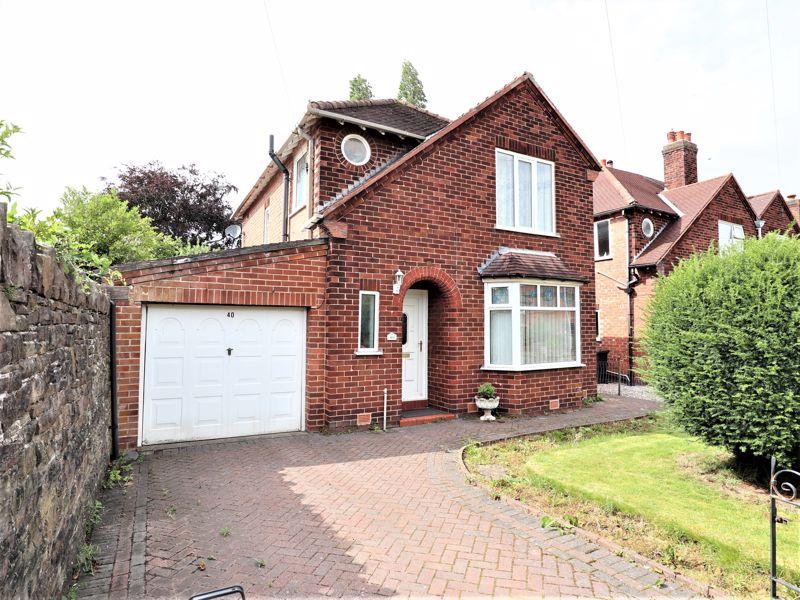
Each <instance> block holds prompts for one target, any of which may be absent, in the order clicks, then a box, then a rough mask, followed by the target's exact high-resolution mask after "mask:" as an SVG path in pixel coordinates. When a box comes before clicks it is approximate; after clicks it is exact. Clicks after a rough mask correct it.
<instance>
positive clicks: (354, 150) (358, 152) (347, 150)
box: [342, 136, 369, 165]
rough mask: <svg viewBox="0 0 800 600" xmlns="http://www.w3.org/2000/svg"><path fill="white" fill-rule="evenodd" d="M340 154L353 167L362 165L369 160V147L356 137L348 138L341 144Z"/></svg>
mask: <svg viewBox="0 0 800 600" xmlns="http://www.w3.org/2000/svg"><path fill="white" fill-rule="evenodd" d="M342 154H344V157H345V158H346V159H347V160H349V161H350V162H351V163H353V164H354V165H363V164H364V163H365V162H367V160H369V147H368V146H367V143H366V142H365V141H364V140H363V139H362V138H360V137H358V136H348V137H347V138H346V139H345V140H344V142H343V143H342Z"/></svg>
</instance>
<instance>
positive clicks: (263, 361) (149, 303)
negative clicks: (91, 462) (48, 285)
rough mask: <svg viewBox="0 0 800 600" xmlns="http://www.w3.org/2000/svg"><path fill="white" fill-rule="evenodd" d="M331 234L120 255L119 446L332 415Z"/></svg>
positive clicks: (319, 420) (115, 291)
mask: <svg viewBox="0 0 800 600" xmlns="http://www.w3.org/2000/svg"><path fill="white" fill-rule="evenodd" d="M327 258H328V244H327V240H303V241H296V242H287V243H281V244H268V245H264V246H250V247H247V248H237V249H233V250H223V251H220V252H214V253H211V254H204V255H199V256H192V257H183V258H172V259H163V260H152V261H146V262H140V263H131V264H127V265H121V266H119V267H118V268H119V270H120V271H121V273H122V276H123V278H124V283H120V284H118V285H117V286H115V287H114V288H112V299H113V301H114V313H113V314H114V319H115V330H116V333H115V336H114V339H115V360H114V363H115V366H116V384H117V385H116V388H117V389H116V391H117V415H118V427H117V430H118V437H119V446H120V448H121V449H123V450H126V449H128V448H134V447H137V446H147V445H152V444H165V443H171V442H185V441H189V440H209V439H217V438H232V437H239V436H247V435H260V434H266V433H278V432H287V431H302V430H315V429H320V428H322V427H324V426H325V400H324V391H325V372H324V369H325V360H324V351H325V308H324V306H325V281H326V267H327Z"/></svg>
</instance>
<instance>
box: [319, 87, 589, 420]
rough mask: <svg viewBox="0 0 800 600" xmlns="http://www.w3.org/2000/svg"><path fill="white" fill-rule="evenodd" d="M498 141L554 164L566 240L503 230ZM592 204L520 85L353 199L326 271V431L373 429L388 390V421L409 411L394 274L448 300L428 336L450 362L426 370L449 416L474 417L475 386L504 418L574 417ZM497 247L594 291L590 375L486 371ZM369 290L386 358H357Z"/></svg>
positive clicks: (582, 168)
mask: <svg viewBox="0 0 800 600" xmlns="http://www.w3.org/2000/svg"><path fill="white" fill-rule="evenodd" d="M499 137H502V138H505V140H506V141H505V143H509V142H514V143H516V144H522V145H525V146H527V147H530V148H534V149H535V148H538V149H539V150H534V151H541V152H544V153H545V154H547V155H548V156H551V157H555V162H556V171H555V189H556V203H557V212H556V223H557V225H556V228H557V231H558V233H559V235H560V237H545V236H536V235H526V234H521V233H512V232H507V231H500V230H497V229H495V227H494V223H495V147H496V145H497V144H498V142H499V140H498V138H499ZM500 143H503V142H502V141H500ZM517 147H519V146H517ZM322 187H324V186H322ZM591 196H592V184H591V182H590V181H589V180H588V179H587V171H586V165H585V163H584V161H583V159H582V158H581V156H580V155H579V154H578V152H577V151H576V150H575V148H574V147H573V146H572V144H571V143H570V142H569V141H568V139H567V138H566V136H565V135H564V133H563V131H562V129H561V128H560V127H559V125H557V124H556V122H555V121H554V119H553V116H552V114H551V113H550V112H549V111H547V110H546V109H545V108H544V103H543V101H542V98H541V97H540V96H539V95H538V92H536V91H535V90H534V88H533V87H532V86H528V85H524V86H521V87H519V88H517V89H516V90H514V91H512V92H510V93H509V94H507V95H506V96H505V97H503V98H502V99H500V100H498V101H497V102H496V103H495V104H493V105H492V106H491V107H489V108H487V109H486V110H484V111H483V112H481V113H479V114H478V116H476V117H475V118H473V120H472V121H470V122H468V123H467V124H465V125H463V126H462V127H461V128H460V129H458V130H456V131H455V132H452V133H451V134H449V135H448V136H447V138H445V139H444V140H442V141H440V142H439V143H437V144H434V145H433V146H431V147H430V148H429V149H428V150H427V151H426V152H425V153H424V155H423V156H422V157H418V158H416V159H414V160H413V161H410V162H409V163H407V164H406V165H404V167H402V168H400V169H398V170H397V171H395V172H394V173H392V175H391V177H390V181H388V182H387V183H384V184H383V185H382V186H380V187H378V188H377V189H375V190H373V191H371V192H370V193H369V194H368V195H367V197H366V198H363V200H362V199H361V198H362V197H357V198H355V201H354V204H353V205H352V208H351V212H349V213H348V214H346V215H345V216H344V217H342V220H343V221H345V222H346V224H347V225H348V234H347V238H346V239H342V240H335V242H334V243H333V247H332V251H331V260H330V264H329V272H328V286H329V297H328V310H329V315H330V323H331V326H330V327H329V331H328V340H329V341H328V364H327V375H326V378H327V389H328V394H327V397H328V416H329V424H330V425H331V426H352V425H355V423H356V414H357V413H359V412H369V413H371V415H372V417H373V419H376V418H377V417H378V415H379V414H380V413H381V412H382V402H383V389H384V388H387V389H388V391H389V402H390V412H389V417H390V422H396V417H397V416H398V415H399V411H400V407H401V344H400V340H399V339H398V340H397V341H387V340H386V334H387V333H389V332H395V333H398V334H399V333H400V323H401V314H402V296H403V294H402V293H401V294H399V295H393V294H392V289H391V286H392V279H393V274H394V272H395V271H396V270H397V269H398V268H400V269H401V270H402V271H403V272H404V273H405V274H406V279H405V281H404V289H407V288H408V287H409V286H411V285H412V284H416V283H422V282H424V281H427V282H430V284H432V285H433V286H434V287H435V288H436V289H437V290H438V292H439V294H440V297H439V298H438V299H437V300H436V301H435V302H436V303H437V304H436V306H434V309H433V313H432V315H433V316H435V317H436V318H437V319H438V320H439V322H438V323H437V324H435V325H434V326H433V327H432V328H431V329H430V331H429V334H430V335H431V337H433V336H436V338H437V339H436V340H434V339H431V342H430V343H431V347H434V346H435V345H436V344H438V346H437V347H444V348H447V352H446V354H444V355H439V356H437V358H436V359H435V360H434V361H431V363H430V370H431V373H430V383H431V384H432V396H433V399H434V402H437V403H439V404H440V405H443V406H444V405H446V407H447V408H448V409H449V410H453V411H460V412H463V411H467V410H470V409H471V407H472V406H473V400H472V398H473V395H474V392H475V388H476V386H477V385H478V383H480V382H483V381H487V380H489V381H492V382H493V383H495V384H496V385H497V386H498V388H499V393H500V395H501V397H502V401H501V408H504V409H506V410H509V411H510V412H513V413H520V412H541V411H545V410H548V409H549V408H551V407H552V408H555V407H557V406H560V407H576V406H578V405H580V403H581V401H582V399H583V398H585V397H586V396H587V395H594V394H595V393H596V384H595V332H594V310H595V297H594V283H593V282H594V262H593V244H592V239H593V229H592V227H593V226H592V202H591ZM499 246H509V247H515V248H527V249H532V250H542V251H552V252H555V253H556V254H557V255H558V256H559V257H561V259H562V260H563V261H564V262H565V263H566V264H567V265H568V266H569V267H571V269H572V270H573V271H574V272H575V274H577V275H581V276H584V277H586V278H587V279H588V280H589V281H590V283H588V284H586V285H584V286H583V287H582V289H581V292H580V295H581V307H582V310H581V321H582V328H581V345H582V360H583V362H584V363H585V364H586V367H584V368H570V369H559V370H545V371H530V372H499V371H483V370H481V365H482V363H483V346H484V324H483V322H484V318H483V294H484V291H483V282H482V281H481V279H480V277H479V276H478V273H477V268H478V266H479V265H480V264H481V263H482V262H483V261H485V260H486V259H487V258H488V257H489V256H490V255H491V253H492V252H494V251H496V250H497V248H498V247H499ZM366 282H371V285H375V286H376V287H377V289H378V291H380V293H381V315H380V332H381V341H380V344H381V346H382V349H383V355H381V356H355V355H354V354H353V352H354V350H355V349H356V345H357V335H358V318H357V316H358V291H359V289H363V286H364V285H365V283H366ZM440 302H443V304H439V303H440ZM437 306H438V308H437ZM333 323H335V324H336V326H335V327H334V326H333ZM398 337H399V335H398Z"/></svg>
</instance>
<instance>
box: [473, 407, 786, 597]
mask: <svg viewBox="0 0 800 600" xmlns="http://www.w3.org/2000/svg"><path fill="white" fill-rule="evenodd" d="M467 462H468V465H470V466H471V467H478V469H477V470H478V472H480V468H479V465H489V464H491V465H495V468H496V467H497V466H502V467H503V468H504V469H505V470H506V473H507V475H506V476H505V477H503V478H502V480H494V481H491V482H490V484H491V485H494V486H495V488H507V489H512V490H513V493H515V494H516V495H517V496H518V497H521V499H523V500H529V501H532V502H534V503H538V504H544V505H545V506H544V507H543V508H545V509H549V512H550V514H552V516H554V517H560V518H562V519H564V518H565V517H566V518H567V520H571V521H575V520H577V521H578V524H579V525H581V526H585V527H587V528H589V529H595V530H597V531H598V532H599V533H601V534H602V535H607V536H608V537H612V538H616V539H617V541H618V542H621V543H622V544H623V545H628V546H631V547H632V548H633V549H635V550H637V551H640V552H643V553H645V554H650V555H651V556H652V557H653V558H655V559H656V560H659V559H661V560H662V561H663V562H672V564H673V566H675V567H677V570H679V571H683V572H686V573H687V574H688V575H690V576H697V577H698V578H700V579H705V580H706V581H708V582H710V583H713V584H715V585H724V586H725V587H727V588H728V589H729V590H732V591H735V592H737V593H739V594H742V595H748V594H758V593H760V592H761V591H762V590H765V589H766V587H767V580H766V573H767V571H768V566H769V562H768V561H769V504H768V497H767V495H766V494H765V493H764V492H763V491H761V490H759V489H758V487H756V486H752V485H749V484H747V483H746V482H744V481H741V479H739V478H738V476H737V474H736V472H735V471H733V470H731V469H730V457H729V456H728V455H726V454H725V453H724V452H721V451H720V450H718V449H714V448H710V447H708V446H706V445H705V444H703V443H701V442H699V441H698V440H696V439H693V438H690V437H688V436H685V435H683V434H681V433H679V432H676V431H673V430H671V429H669V428H666V427H664V426H663V422H651V423H649V424H644V425H642V424H641V423H640V424H637V425H635V426H625V425H620V426H612V427H605V428H584V429H580V430H573V432H572V433H571V434H563V433H562V434H560V435H550V436H548V437H544V438H534V439H531V440H527V441H509V442H506V443H504V444H497V445H495V446H486V447H478V448H474V449H473V450H471V451H470V452H468V453H467ZM526 491H527V492H531V493H530V494H527V493H526ZM587 505H588V506H587ZM566 511H569V512H566ZM554 512H555V513H556V514H553V513H554ZM559 513H560V514H559ZM787 516H788V517H790V518H791V521H790V522H789V524H786V525H779V528H780V542H781V543H780V547H779V557H780V559H781V562H782V565H783V567H784V568H785V569H786V571H785V572H784V575H786V576H787V577H789V578H790V579H793V580H795V581H797V580H798V576H797V574H798V573H800V514H789V513H787ZM609 519H610V520H609ZM626 520H627V521H630V522H627V521H626ZM644 538H647V539H646V540H645V539H644ZM681 556H684V559H683V560H681ZM682 567H683V568H682ZM720 578H721V581H720Z"/></svg>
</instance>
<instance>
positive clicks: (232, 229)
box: [225, 223, 242, 240]
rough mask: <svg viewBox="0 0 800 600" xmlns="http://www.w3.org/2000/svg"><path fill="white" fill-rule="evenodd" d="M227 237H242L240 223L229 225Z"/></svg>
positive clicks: (226, 229)
mask: <svg viewBox="0 0 800 600" xmlns="http://www.w3.org/2000/svg"><path fill="white" fill-rule="evenodd" d="M225 235H226V236H227V237H229V238H233V239H234V240H235V239H238V238H239V236H240V235H242V226H241V225H239V224H238V223H234V224H233V225H228V226H227V227H226V228H225Z"/></svg>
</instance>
